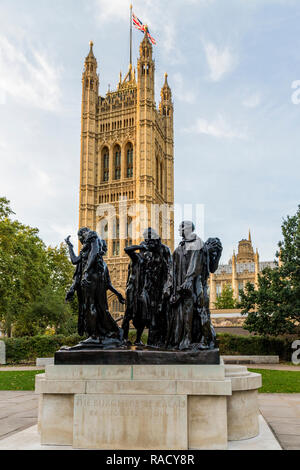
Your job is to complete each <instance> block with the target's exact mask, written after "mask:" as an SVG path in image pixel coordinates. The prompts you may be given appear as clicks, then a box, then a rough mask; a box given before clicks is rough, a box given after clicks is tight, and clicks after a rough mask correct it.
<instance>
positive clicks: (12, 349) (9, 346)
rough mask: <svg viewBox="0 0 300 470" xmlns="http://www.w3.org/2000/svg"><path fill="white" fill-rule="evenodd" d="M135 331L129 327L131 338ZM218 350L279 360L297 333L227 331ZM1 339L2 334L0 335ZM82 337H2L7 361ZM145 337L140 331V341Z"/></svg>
mask: <svg viewBox="0 0 300 470" xmlns="http://www.w3.org/2000/svg"><path fill="white" fill-rule="evenodd" d="M134 337H135V331H130V333H129V338H130V339H131V340H133V339H134ZM217 338H218V343H219V347H220V353H221V354H224V355H238V354H239V355H265V356H267V355H278V356H279V357H280V359H281V360H284V361H290V360H291V355H292V352H293V351H292V349H291V344H292V342H293V341H294V340H295V339H298V337H297V338H296V337H294V336H283V337H272V336H265V337H263V336H239V335H231V334H228V333H219V334H218V335H217ZM1 339H2V338H1ZM81 339H82V338H81V337H80V336H78V335H72V336H63V335H55V336H50V335H45V336H32V337H23V338H4V342H5V344H6V360H7V362H8V363H21V362H32V361H35V359H36V358H37V357H53V356H54V353H55V351H57V350H58V349H60V347H61V346H74V345H75V344H77V343H78V342H79V341H80V340H81ZM146 340H147V338H146V335H145V334H144V335H143V341H144V342H145V341H146Z"/></svg>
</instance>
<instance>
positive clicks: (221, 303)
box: [215, 284, 236, 310]
mask: <svg viewBox="0 0 300 470" xmlns="http://www.w3.org/2000/svg"><path fill="white" fill-rule="evenodd" d="M215 308H216V309H220V310H223V309H232V308H236V300H235V298H234V297H233V290H232V287H231V286H230V285H229V284H225V285H224V287H223V289H222V292H221V295H220V296H219V297H218V298H217V301H216V302H215Z"/></svg>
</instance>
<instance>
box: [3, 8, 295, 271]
mask: <svg viewBox="0 0 300 470" xmlns="http://www.w3.org/2000/svg"><path fill="white" fill-rule="evenodd" d="M129 4H130V1H127V0H77V1H76V2H75V1H74V0H51V1H50V0H26V1H25V0H1V1H0V158H1V173H0V194H1V195H5V196H6V197H8V198H9V199H10V200H11V205H12V207H13V209H14V210H15V212H16V213H17V217H18V218H19V219H20V220H21V221H23V222H24V223H27V224H30V225H33V226H36V227H38V228H39V229H40V234H41V237H42V238H43V239H44V241H45V242H46V243H47V244H58V243H60V242H61V241H62V240H63V238H64V237H65V236H66V235H67V234H69V233H74V232H75V230H76V229H77V224H78V187H79V157H80V155H79V152H80V107H81V73H82V70H83V63H84V58H85V56H86V55H87V53H88V50H89V41H90V40H91V39H92V40H93V41H94V52H95V55H96V57H97V60H98V66H99V73H100V93H101V95H104V94H105V93H106V91H107V89H108V84H110V86H111V88H114V87H115V86H116V83H117V81H118V77H119V72H120V70H122V71H123V73H125V72H126V71H127V68H128V60H129V57H128V56H129ZM133 9H134V12H135V13H136V15H137V16H138V17H139V18H140V19H141V20H142V21H143V22H144V23H147V24H148V25H149V28H150V32H151V34H152V35H153V36H154V37H155V39H156V40H157V46H155V48H154V57H155V62H156V100H157V102H158V101H159V91H160V87H161V86H162V84H163V76H164V73H165V72H168V75H169V84H170V86H171V88H172V91H173V99H174V106H175V198H176V202H177V203H181V204H184V203H185V204H190V203H193V204H204V207H205V226H204V232H205V237H209V236H219V237H220V238H221V240H222V242H223V245H224V256H223V262H227V260H228V258H229V257H230V256H231V253H232V250H233V248H236V245H237V242H238V240H240V239H241V238H245V237H247V235H248V229H249V228H251V232H252V238H253V243H254V246H255V248H256V247H258V249H259V252H260V255H261V260H272V259H273V257H274V252H275V251H276V245H277V242H278V240H280V238H281V229H280V226H281V222H282V218H283V217H286V215H287V214H290V215H292V214H293V213H295V211H296V209H297V205H298V203H299V202H300V198H299V174H300V171H299V170H300V163H299V149H300V132H299V122H300V104H298V105H297V104H294V103H293V102H292V94H293V93H294V92H295V90H294V89H292V83H293V82H295V81H296V80H300V35H299V20H300V3H299V1H297V0H247V1H245V0H226V1H224V0H180V1H179V0H172V2H170V1H168V0H160V1H159V0H151V1H150V0H136V1H135V2H133ZM133 36H134V62H136V59H137V52H138V46H139V42H140V41H141V40H142V34H141V33H140V32H139V31H136V30H134V32H133ZM298 86H299V85H298ZM299 96H300V95H299Z"/></svg>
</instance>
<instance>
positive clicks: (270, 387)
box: [248, 369, 300, 393]
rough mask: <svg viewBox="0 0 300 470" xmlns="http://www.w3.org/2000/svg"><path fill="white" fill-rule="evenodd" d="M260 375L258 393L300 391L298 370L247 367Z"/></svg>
mask: <svg viewBox="0 0 300 470" xmlns="http://www.w3.org/2000/svg"><path fill="white" fill-rule="evenodd" d="M248 370H249V371H251V372H257V373H258V374H261V375H262V384H263V385H262V387H261V388H260V389H259V392H260V393H300V372H299V371H289V370H269V369H248Z"/></svg>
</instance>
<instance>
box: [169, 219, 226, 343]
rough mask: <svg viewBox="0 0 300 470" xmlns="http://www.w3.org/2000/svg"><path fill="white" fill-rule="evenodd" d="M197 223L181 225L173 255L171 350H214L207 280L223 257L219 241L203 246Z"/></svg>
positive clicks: (213, 240) (209, 241)
mask: <svg viewBox="0 0 300 470" xmlns="http://www.w3.org/2000/svg"><path fill="white" fill-rule="evenodd" d="M194 230H195V227H194V224H193V223H192V222H190V221H184V222H182V223H181V224H180V226H179V233H180V235H181V236H182V241H181V242H180V244H179V246H178V248H176V250H175V251H174V253H173V269H172V295H171V298H170V304H171V313H170V320H169V328H168V333H167V338H166V346H167V347H168V348H170V349H179V350H188V349H214V348H215V347H216V334H215V331H214V328H213V325H212V323H211V318H210V311H209V295H208V286H207V281H208V278H209V274H210V273H213V272H215V271H216V269H217V268H218V264H219V260H220V257H221V254H222V245H221V242H220V240H219V239H218V238H209V239H208V240H207V241H206V243H204V242H203V241H202V240H201V239H200V238H199V237H198V236H197V235H196V234H195V233H194Z"/></svg>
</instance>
